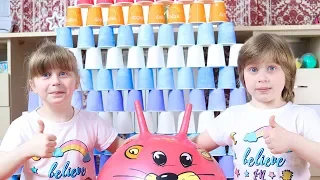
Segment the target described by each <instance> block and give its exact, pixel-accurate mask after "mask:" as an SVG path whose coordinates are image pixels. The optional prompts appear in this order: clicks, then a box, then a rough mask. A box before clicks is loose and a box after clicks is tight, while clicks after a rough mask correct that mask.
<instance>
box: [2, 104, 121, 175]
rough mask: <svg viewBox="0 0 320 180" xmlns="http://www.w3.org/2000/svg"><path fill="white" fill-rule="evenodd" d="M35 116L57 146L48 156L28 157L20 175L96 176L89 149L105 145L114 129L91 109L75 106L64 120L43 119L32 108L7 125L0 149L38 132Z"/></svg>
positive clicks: (15, 145)
mask: <svg viewBox="0 0 320 180" xmlns="http://www.w3.org/2000/svg"><path fill="white" fill-rule="evenodd" d="M37 120H42V121H43V122H44V124H45V130H44V133H45V134H53V135H55V136H57V141H56V142H57V147H56V149H55V152H54V153H53V154H54V156H53V157H52V158H47V159H40V160H34V159H30V160H28V161H27V162H26V163H25V164H24V168H23V171H22V175H21V179H26V180H29V179H46V180H48V179H78V180H80V179H81V180H91V179H96V173H95V168H94V156H93V150H94V148H96V149H97V150H99V151H102V150H105V149H107V148H108V147H109V146H110V145H111V144H112V142H113V141H114V140H115V138H116V137H117V133H116V132H115V130H114V129H113V128H112V127H110V126H108V125H107V122H106V121H104V120H103V119H102V118H100V117H99V115H98V114H97V113H94V112H87V111H83V110H78V109H75V113H74V116H73V118H72V119H71V120H70V121H68V122H65V123H55V122H52V121H49V120H46V119H45V118H43V117H41V116H40V115H39V114H38V113H37V112H36V111H33V112H30V113H27V114H25V115H22V116H21V117H19V118H18V119H16V120H15V121H13V122H12V124H11V125H10V127H9V128H8V131H7V133H6V135H5V137H4V139H3V141H2V143H1V146H0V151H6V152H8V151H12V150H14V149H16V148H19V146H20V145H21V144H23V143H24V142H26V141H28V140H29V139H31V138H32V136H33V135H34V134H36V133H38V123H37Z"/></svg>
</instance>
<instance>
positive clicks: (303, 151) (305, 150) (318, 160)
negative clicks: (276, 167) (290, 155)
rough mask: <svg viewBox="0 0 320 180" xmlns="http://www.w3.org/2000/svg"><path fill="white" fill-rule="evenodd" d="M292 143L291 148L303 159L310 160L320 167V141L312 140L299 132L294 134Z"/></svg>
mask: <svg viewBox="0 0 320 180" xmlns="http://www.w3.org/2000/svg"><path fill="white" fill-rule="evenodd" d="M292 142H294V143H290V144H291V147H290V149H291V150H292V151H293V152H295V153H296V154H297V155H298V156H300V157H301V158H302V159H304V160H306V161H308V162H309V163H310V164H312V165H314V166H315V167H317V168H320V156H318V154H319V151H320V143H318V142H315V141H311V140H309V139H306V138H304V137H303V136H300V135H298V134H294V135H293V137H292Z"/></svg>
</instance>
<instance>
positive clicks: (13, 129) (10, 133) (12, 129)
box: [0, 119, 26, 152]
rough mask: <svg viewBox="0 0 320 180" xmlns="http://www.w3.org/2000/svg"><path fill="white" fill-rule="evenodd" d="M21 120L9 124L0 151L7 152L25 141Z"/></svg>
mask: <svg viewBox="0 0 320 180" xmlns="http://www.w3.org/2000/svg"><path fill="white" fill-rule="evenodd" d="M22 120H23V119H17V120H15V121H13V122H12V123H11V125H10V126H9V128H8V130H7V132H6V134H5V136H4V138H3V140H2V142H1V145H0V151H4V152H9V151H12V150H14V149H16V148H17V147H19V146H20V145H21V144H23V143H24V142H25V141H26V140H25V139H26V137H25V136H24V135H23V132H24V131H23V128H22V127H23V126H24V125H23V122H22Z"/></svg>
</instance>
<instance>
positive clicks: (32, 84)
mask: <svg viewBox="0 0 320 180" xmlns="http://www.w3.org/2000/svg"><path fill="white" fill-rule="evenodd" d="M29 87H30V90H31V91H32V92H34V93H37V92H36V88H35V86H34V82H33V81H32V80H29Z"/></svg>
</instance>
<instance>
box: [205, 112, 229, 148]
mask: <svg viewBox="0 0 320 180" xmlns="http://www.w3.org/2000/svg"><path fill="white" fill-rule="evenodd" d="M233 119H234V118H233V113H232V110H230V108H228V109H226V110H225V111H223V112H222V113H221V114H220V115H218V116H217V117H216V118H215V119H214V120H213V121H212V123H211V124H210V126H209V127H208V129H207V131H208V133H209V135H210V137H211V138H212V140H213V141H214V142H215V143H216V144H218V145H219V146H227V145H231V144H232V140H231V139H230V131H231V129H230V127H232V121H233Z"/></svg>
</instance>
